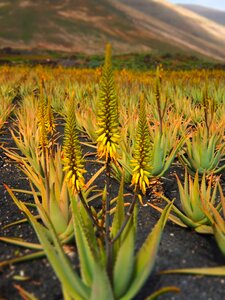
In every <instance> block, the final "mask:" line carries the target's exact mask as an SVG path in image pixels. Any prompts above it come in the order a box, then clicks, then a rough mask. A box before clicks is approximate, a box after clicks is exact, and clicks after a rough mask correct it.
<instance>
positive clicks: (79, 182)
mask: <svg viewBox="0 0 225 300" xmlns="http://www.w3.org/2000/svg"><path fill="white" fill-rule="evenodd" d="M63 163H64V171H67V175H66V179H67V181H68V183H69V186H70V187H71V188H72V190H73V191H76V192H80V190H81V188H82V187H83V186H84V184H85V181H84V177H83V174H84V173H85V172H86V171H85V169H84V160H83V157H82V152H81V147H80V143H79V140H78V133H77V124H76V117H75V106H74V101H73V99H72V98H71V99H70V101H69V108H68V114H67V118H66V125H65V135H64V142H63Z"/></svg>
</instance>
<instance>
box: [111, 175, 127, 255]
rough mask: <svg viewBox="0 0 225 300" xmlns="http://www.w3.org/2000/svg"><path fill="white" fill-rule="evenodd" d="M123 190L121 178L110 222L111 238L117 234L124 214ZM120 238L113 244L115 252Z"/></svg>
mask: <svg viewBox="0 0 225 300" xmlns="http://www.w3.org/2000/svg"><path fill="white" fill-rule="evenodd" d="M123 188H124V178H123V176H122V178H121V182H120V189H119V194H118V198H117V204H116V211H115V214H114V218H113V222H112V230H111V232H112V238H113V237H115V236H116V234H117V232H118V231H119V229H120V228H121V226H122V224H123V221H124V217H125V213H124V198H123ZM120 242H121V238H119V239H118V240H117V241H116V242H115V244H114V245H113V247H114V251H115V252H117V251H118V249H119V247H120Z"/></svg>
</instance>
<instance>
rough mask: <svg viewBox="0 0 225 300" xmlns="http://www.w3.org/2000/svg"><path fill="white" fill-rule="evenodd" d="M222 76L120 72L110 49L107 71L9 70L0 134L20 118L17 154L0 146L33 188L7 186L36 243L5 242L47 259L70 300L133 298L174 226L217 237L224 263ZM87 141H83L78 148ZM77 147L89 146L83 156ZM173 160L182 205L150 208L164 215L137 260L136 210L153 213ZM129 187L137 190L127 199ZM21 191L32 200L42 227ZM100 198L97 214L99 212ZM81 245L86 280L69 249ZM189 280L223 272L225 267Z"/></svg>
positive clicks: (14, 128) (15, 128)
mask: <svg viewBox="0 0 225 300" xmlns="http://www.w3.org/2000/svg"><path fill="white" fill-rule="evenodd" d="M224 76H225V73H224V72H222V71H191V72H165V71H164V70H163V69H162V68H160V67H159V68H158V69H157V70H156V72H146V73H134V72H130V71H125V70H123V71H121V72H113V71H112V68H111V49H110V46H109V45H108V46H107V48H106V56H105V64H104V66H103V67H102V69H97V70H74V69H62V68H56V69H47V68H42V67H37V68H25V67H2V68H1V77H0V94H1V104H0V126H1V127H3V125H4V124H5V123H6V122H7V121H8V120H10V116H11V117H12V118H11V121H10V122H11V123H12V125H11V129H10V131H11V136H12V139H13V140H14V142H15V144H16V149H10V148H8V147H7V146H5V145H2V148H3V150H4V152H5V154H6V155H7V156H8V157H9V158H10V159H11V160H13V161H15V162H16V163H17V164H18V166H19V167H20V169H21V170H22V172H23V173H24V174H25V176H26V177H27V178H28V179H29V182H30V187H31V189H30V190H29V191H25V190H21V191H18V190H14V189H12V188H9V187H8V186H7V182H6V185H5V188H6V189H7V191H8V193H9V194H10V196H11V197H12V200H13V201H14V203H15V204H16V205H17V206H18V208H19V209H20V210H21V211H22V212H23V213H24V215H25V216H26V218H27V220H29V222H30V223H31V224H32V226H33V228H34V230H35V232H36V234H37V237H38V239H39V242H40V244H33V245H31V243H27V242H26V241H19V240H16V239H14V240H13V239H11V240H9V239H8V240H7V239H4V238H0V240H2V241H6V240H7V242H10V243H15V244H17V245H18V244H21V245H23V246H25V247H28V248H29V247H33V249H36V250H39V251H40V250H41V251H44V252H43V253H44V254H45V255H46V256H47V258H48V260H49V262H50V264H51V266H52V268H53V269H54V272H55V274H56V276H57V277H58V278H59V280H60V282H61V285H62V293H63V295H64V299H76V300H77V299H93V300H94V299H99V300H105V299H123V300H125V299H126V300H129V299H133V298H134V297H135V295H136V294H137V293H138V292H139V291H140V289H141V287H142V286H143V284H144V282H145V281H146V279H147V278H148V276H149V274H150V272H151V270H152V268H153V265H154V261H155V257H156V254H157V249H158V246H159V243H160V238H161V234H162V231H163V228H164V226H165V223H166V220H167V219H170V220H172V221H173V222H174V223H176V224H177V225H179V226H181V227H190V228H193V229H194V230H196V231H197V232H198V233H204V234H212V235H214V236H215V240H216V243H217V245H218V246H219V249H220V250H221V251H222V253H223V254H224V255H225V198H224V194H223V189H222V187H221V184H220V174H221V173H222V172H223V171H224V169H225V118H224V114H225V88H224ZM60 118H63V119H64V121H65V128H64V134H63V143H62V145H60V144H61V143H60V141H61V137H60V136H59V133H57V130H56V128H57V126H56V125H57V122H58V121H59V119H60ZM80 137H85V138H86V140H87V141H85V142H84V141H83V142H82V143H81V142H80ZM81 144H83V145H85V147H88V149H90V150H89V151H88V152H87V153H85V155H84V153H82V150H81ZM93 153H94V155H95V156H94V163H96V164H97V165H99V167H98V171H97V172H96V173H95V174H94V175H92V176H90V174H87V173H88V170H87V169H86V165H87V162H88V161H89V162H90V161H91V159H92V158H93ZM89 156H90V157H91V158H88V157H89ZM174 161H176V162H179V163H180V164H181V165H182V166H183V173H184V182H183V180H182V179H181V178H179V177H178V176H176V177H177V185H178V190H179V195H180V197H179V199H176V200H175V202H174V201H173V199H168V198H166V197H165V196H164V195H163V194H158V196H159V197H161V199H162V201H163V203H165V206H164V205H159V206H156V205H153V204H152V203H149V202H148V203H147V204H148V205H151V206H152V207H154V209H156V210H158V211H159V212H160V213H161V217H160V218H159V220H158V222H157V224H156V225H155V227H154V228H153V229H152V232H151V233H149V235H148V236H147V238H146V240H145V242H144V244H143V245H142V247H141V248H140V249H139V250H138V252H137V253H136V252H135V239H136V235H137V232H136V231H137V230H136V229H137V212H138V203H141V204H144V205H145V204H146V194H149V193H152V190H153V186H154V185H157V184H158V182H159V181H160V179H161V178H162V177H164V176H165V174H166V172H168V170H169V168H170V167H171V165H172V164H173V162H174ZM92 162H93V160H92ZM102 174H105V178H106V179H105V184H104V185H105V186H104V188H103V189H101V190H99V188H98V187H97V186H96V185H95V181H96V180H97V179H98V178H99V177H100V176H102ZM87 178H88V179H87ZM113 178H114V179H116V180H117V181H118V182H119V183H120V189H119V191H118V196H117V197H115V198H113V197H112V195H111V193H110V191H111V189H112V185H113V180H114V179H113ZM124 185H126V186H127V187H129V189H130V190H131V193H130V194H129V195H128V197H127V195H126V200H124V197H125V195H124ZM15 191H16V192H20V193H21V195H23V194H27V193H28V194H32V196H33V198H34V204H35V207H36V208H37V211H38V218H37V216H35V215H33V214H32V213H31V210H30V209H29V207H30V206H29V205H28V204H26V203H25V202H23V201H21V200H18V198H17V196H15V193H14V192H15ZM21 195H20V197H19V198H22V197H23V196H21ZM96 199H97V200H99V199H100V202H101V208H100V209H99V208H96V207H95V206H94V205H92V203H93V201H94V200H96ZM39 220H40V222H39ZM74 238H75V243H76V247H77V250H78V257H79V262H80V274H79V273H78V272H76V271H74V269H73V267H72V265H71V263H70V262H69V260H68V258H67V256H66V254H65V251H64V250H65V248H64V245H66V244H68V243H71V241H73V239H74ZM39 255H40V253H38V256H39ZM23 259H24V258H23ZM27 259H29V255H28V256H27ZM19 260H20V259H18V261H19ZM10 262H11V261H4V262H2V263H0V266H5V265H8V264H9V263H10ZM175 271H176V272H178V271H179V270H178V271H177V270H175ZM175 271H174V272H175ZM193 271H194V272H196V273H200V274H202V273H204V272H206V271H207V272H210V273H211V274H214V275H225V271H224V267H221V268H217V269H214V270H213V269H212V270H204V271H203V270H201V269H199V270H192V272H193ZM171 272H172V271H171ZM183 272H184V271H183ZM185 272H191V271H190V270H186V271H185ZM167 291H177V289H176V288H174V287H172V288H171V287H168V288H165V289H162V290H159V291H158V292H156V293H154V294H153V295H151V296H149V297H148V299H156V297H158V296H159V295H160V294H162V293H165V292H167ZM24 293H26V295H27V297H30V298H28V299H34V298H32V297H34V296H32V295H29V293H27V292H25V291H24Z"/></svg>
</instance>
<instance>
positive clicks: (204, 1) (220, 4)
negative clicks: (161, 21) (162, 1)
mask: <svg viewBox="0 0 225 300" xmlns="http://www.w3.org/2000/svg"><path fill="white" fill-rule="evenodd" d="M169 2H172V3H182V4H183V3H185V4H196V5H202V6H208V7H212V8H217V9H221V10H224V11H225V0H169Z"/></svg>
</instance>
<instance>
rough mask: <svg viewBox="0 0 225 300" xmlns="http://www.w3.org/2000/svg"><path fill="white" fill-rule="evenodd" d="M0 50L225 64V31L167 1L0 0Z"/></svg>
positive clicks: (221, 27)
mask: <svg viewBox="0 0 225 300" xmlns="http://www.w3.org/2000/svg"><path fill="white" fill-rule="evenodd" d="M0 28H1V31H0V43H1V47H12V48H26V49H29V48H40V49H50V50H57V51H58V50H62V51H69V52H83V53H87V54H93V53H99V52H102V50H103V49H104V44H105V43H106V42H107V41H110V42H111V43H112V45H113V49H114V51H115V52H116V53H125V52H127V53H128V52H143V51H164V52H172V51H183V52H192V53H195V54H196V53H198V54H202V55H205V56H208V57H212V58H215V59H218V60H221V61H225V27H224V26H222V25H219V24H217V23H215V22H213V21H210V20H208V19H206V18H204V17H201V16H199V15H198V14H196V13H194V12H191V11H190V10H188V9H186V8H183V7H179V6H176V5H173V4H170V3H168V2H167V1H166V0H65V1H59V0H36V1H31V0H10V1H9V0H8V1H7V0H4V1H0Z"/></svg>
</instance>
